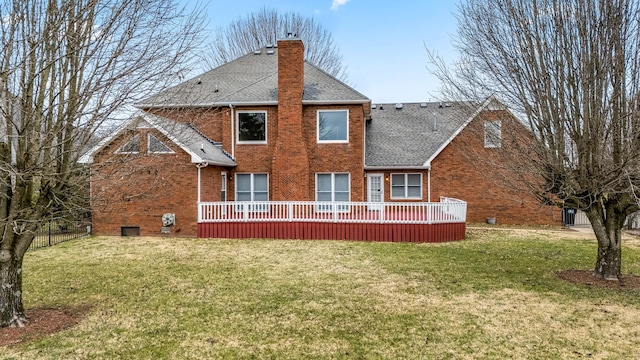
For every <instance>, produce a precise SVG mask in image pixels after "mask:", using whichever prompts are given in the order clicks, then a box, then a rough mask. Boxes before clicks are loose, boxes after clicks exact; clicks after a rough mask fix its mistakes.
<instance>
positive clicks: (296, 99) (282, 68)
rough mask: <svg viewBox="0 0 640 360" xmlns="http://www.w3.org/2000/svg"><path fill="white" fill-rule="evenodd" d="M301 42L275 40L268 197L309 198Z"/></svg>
mask: <svg viewBox="0 0 640 360" xmlns="http://www.w3.org/2000/svg"><path fill="white" fill-rule="evenodd" d="M303 90H304V45H303V43H302V40H300V39H298V38H288V39H285V40H278V139H277V140H276V147H275V150H274V153H273V159H272V164H271V165H272V167H271V169H272V174H271V177H272V178H271V181H272V190H273V194H272V200H275V201H309V200H314V199H309V198H308V197H309V193H310V191H309V156H308V154H307V145H306V143H305V141H304V136H303V133H302V91H303Z"/></svg>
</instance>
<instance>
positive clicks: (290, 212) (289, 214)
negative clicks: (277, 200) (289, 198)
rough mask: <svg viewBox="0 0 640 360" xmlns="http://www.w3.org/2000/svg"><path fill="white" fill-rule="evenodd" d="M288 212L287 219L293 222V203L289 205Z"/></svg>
mask: <svg viewBox="0 0 640 360" xmlns="http://www.w3.org/2000/svg"><path fill="white" fill-rule="evenodd" d="M287 212H288V214H287V215H288V216H287V219H289V221H293V203H292V202H289V203H287Z"/></svg>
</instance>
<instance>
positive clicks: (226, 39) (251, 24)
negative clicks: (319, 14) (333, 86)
mask: <svg viewBox="0 0 640 360" xmlns="http://www.w3.org/2000/svg"><path fill="white" fill-rule="evenodd" d="M289 33H290V34H292V35H296V36H297V37H298V38H300V39H302V40H303V41H304V44H305V49H304V57H305V59H306V60H307V61H309V62H310V63H312V64H314V65H315V66H317V67H319V68H320V69H322V70H324V71H325V72H327V73H328V74H330V75H332V76H334V77H336V78H338V79H341V80H343V81H345V80H346V79H347V73H346V69H345V67H344V66H343V65H342V56H341V55H340V53H339V51H338V46H337V45H336V44H335V42H334V40H333V36H332V35H331V33H330V32H329V31H328V30H327V29H325V28H324V27H323V26H322V25H320V24H318V23H317V22H316V21H315V20H314V19H313V18H305V17H303V16H302V15H300V14H298V13H295V12H287V13H279V12H278V11H276V10H271V9H267V8H262V9H261V10H259V11H256V12H252V13H250V14H248V15H247V16H246V17H244V18H238V19H236V20H234V21H233V22H231V23H230V24H229V25H228V26H227V27H225V28H219V29H218V30H217V31H216V33H215V38H214V40H213V41H212V42H211V45H210V47H209V50H208V51H207V52H206V53H205V57H204V59H203V60H204V61H205V63H206V65H207V67H209V69H213V68H215V67H217V66H220V65H222V64H225V63H228V62H229V61H232V60H235V59H237V58H239V57H240V56H243V55H246V54H248V53H250V52H252V51H254V50H257V49H260V48H262V47H265V46H267V45H275V44H276V42H277V40H278V39H283V38H286V37H287V35H288V34H289Z"/></svg>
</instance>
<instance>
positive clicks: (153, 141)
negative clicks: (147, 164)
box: [147, 134, 173, 154]
mask: <svg viewBox="0 0 640 360" xmlns="http://www.w3.org/2000/svg"><path fill="white" fill-rule="evenodd" d="M147 151H148V152H149V153H153V154H172V153H173V150H171V149H170V148H169V147H168V146H167V145H165V144H164V143H163V142H162V141H160V140H158V138H157V137H155V136H153V135H151V134H149V135H148V143H147Z"/></svg>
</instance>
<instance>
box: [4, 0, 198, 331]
mask: <svg viewBox="0 0 640 360" xmlns="http://www.w3.org/2000/svg"><path fill="white" fill-rule="evenodd" d="M196 10H197V9H196ZM194 14H196V12H195V11H194V12H192V13H189V12H188V11H186V10H185V9H184V8H180V7H178V6H177V5H176V3H175V2H174V1H173V0H5V1H3V2H2V3H1V4H0V42H1V44H0V45H1V46H0V49H1V50H0V51H1V52H0V120H1V122H0V236H1V238H0V326H23V325H24V323H25V321H26V318H25V315H24V309H23V304H22V261H23V258H24V255H25V252H26V251H27V249H28V247H29V245H30V244H31V242H32V240H33V238H34V231H35V229H36V227H37V225H38V223H39V222H40V221H41V219H43V218H50V217H60V216H64V215H65V214H68V213H70V212H73V211H76V210H77V209H78V208H79V207H81V206H84V203H83V202H82V201H79V200H78V199H77V194H78V193H83V194H86V191H81V192H79V191H78V189H80V188H81V187H86V186H88V182H87V177H86V173H87V171H86V169H83V168H81V167H79V166H78V165H77V160H78V157H79V156H80V155H81V154H80V153H81V151H82V150H83V149H85V148H86V145H87V144H88V142H89V141H90V139H91V137H92V135H93V134H94V133H95V131H96V129H98V128H99V127H100V126H101V125H102V124H103V123H104V122H105V121H108V120H109V119H110V117H111V116H112V115H113V114H114V112H117V111H119V110H120V109H121V108H122V107H123V106H124V105H125V104H128V103H131V102H133V101H135V100H137V99H140V98H141V97H145V96H148V95H149V92H150V91H152V89H153V90H156V91H157V90H158V89H159V88H160V89H161V88H162V87H163V86H166V85H168V84H169V83H170V82H172V81H175V80H176V79H177V78H179V77H180V76H181V71H182V70H181V69H184V66H185V65H186V64H187V62H188V60H190V59H191V58H192V56H190V50H192V48H193V47H194V46H195V45H196V44H198V43H199V42H200V35H201V34H202V30H201V28H200V26H201V24H202V19H199V18H198V17H197V16H196V15H194Z"/></svg>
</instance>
